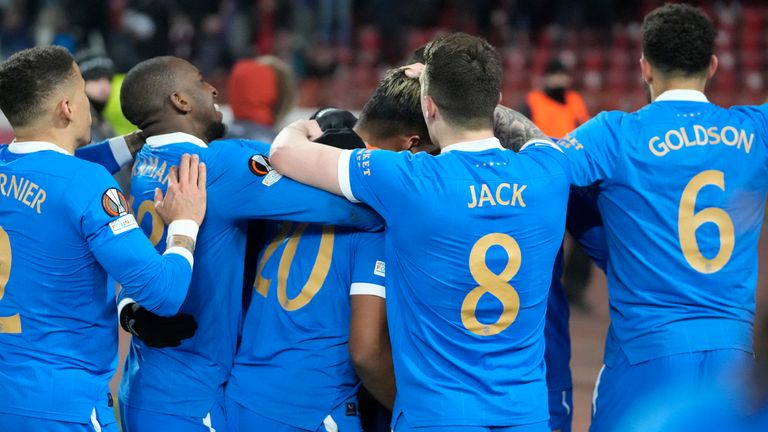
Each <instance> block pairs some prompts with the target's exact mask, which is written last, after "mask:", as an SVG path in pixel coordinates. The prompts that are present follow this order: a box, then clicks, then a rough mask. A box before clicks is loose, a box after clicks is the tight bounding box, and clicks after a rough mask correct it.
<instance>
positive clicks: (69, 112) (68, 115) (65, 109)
mask: <svg viewBox="0 0 768 432" xmlns="http://www.w3.org/2000/svg"><path fill="white" fill-rule="evenodd" d="M56 114H57V115H58V117H59V118H60V119H62V120H66V121H68V122H70V121H72V119H73V118H74V117H75V112H74V110H73V109H72V104H71V101H70V100H69V98H67V97H65V98H63V99H61V100H60V101H59V103H58V104H56Z"/></svg>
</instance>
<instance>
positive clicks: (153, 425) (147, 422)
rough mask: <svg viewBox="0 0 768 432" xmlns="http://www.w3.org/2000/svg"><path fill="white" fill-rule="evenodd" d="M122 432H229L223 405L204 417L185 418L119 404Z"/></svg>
mask: <svg viewBox="0 0 768 432" xmlns="http://www.w3.org/2000/svg"><path fill="white" fill-rule="evenodd" d="M120 423H121V424H122V426H123V432H169V431H185V432H186V431H189V432H229V428H228V427H227V416H226V413H225V411H224V403H223V402H219V403H216V404H215V405H214V406H213V408H211V412H209V413H208V414H207V415H206V416H205V417H187V416H179V415H173V414H164V413H160V412H155V411H149V410H145V409H141V408H135V407H132V406H129V405H125V404H124V403H122V402H120Z"/></svg>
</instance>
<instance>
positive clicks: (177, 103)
mask: <svg viewBox="0 0 768 432" xmlns="http://www.w3.org/2000/svg"><path fill="white" fill-rule="evenodd" d="M169 98H170V99H171V105H173V107H174V108H176V109H177V110H179V111H181V112H182V113H185V114H186V113H188V112H190V111H192V105H191V104H190V102H189V98H188V97H187V95H186V94H185V93H184V92H173V93H171V95H170V96H169Z"/></svg>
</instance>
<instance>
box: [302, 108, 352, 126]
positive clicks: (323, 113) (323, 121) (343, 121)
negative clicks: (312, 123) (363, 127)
mask: <svg viewBox="0 0 768 432" xmlns="http://www.w3.org/2000/svg"><path fill="white" fill-rule="evenodd" d="M309 119H310V120H317V123H318V124H319V125H320V129H321V130H322V131H323V132H325V131H327V130H328V129H352V128H353V127H354V126H355V123H357V117H355V115H354V114H352V113H351V112H349V111H346V110H342V109H338V108H333V107H327V108H321V109H320V110H318V111H317V112H316V113H314V114H312V117H310V118H309Z"/></svg>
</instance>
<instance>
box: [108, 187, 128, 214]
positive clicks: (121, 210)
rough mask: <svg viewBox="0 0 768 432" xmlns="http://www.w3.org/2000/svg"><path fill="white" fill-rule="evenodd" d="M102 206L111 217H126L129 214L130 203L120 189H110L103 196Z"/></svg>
mask: <svg viewBox="0 0 768 432" xmlns="http://www.w3.org/2000/svg"><path fill="white" fill-rule="evenodd" d="M101 206H102V207H103V208H104V212H106V213H107V214H108V215H109V216H111V217H117V216H125V215H127V214H128V201H127V200H126V199H125V195H123V193H122V192H120V189H117V188H109V189H107V190H106V191H104V194H103V195H102V196H101Z"/></svg>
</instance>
